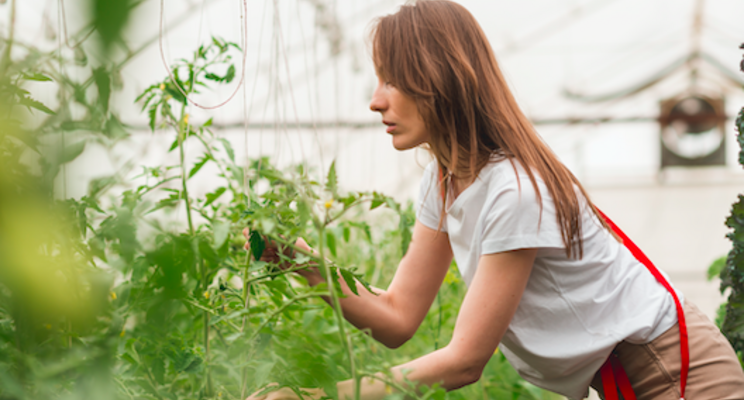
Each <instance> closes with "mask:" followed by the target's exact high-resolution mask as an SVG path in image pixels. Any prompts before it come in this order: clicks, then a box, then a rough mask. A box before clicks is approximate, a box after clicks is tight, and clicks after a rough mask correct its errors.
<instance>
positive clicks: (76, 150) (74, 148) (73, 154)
mask: <svg viewBox="0 0 744 400" xmlns="http://www.w3.org/2000/svg"><path fill="white" fill-rule="evenodd" d="M83 150H85V141H84V140H83V141H80V142H77V143H74V144H71V145H69V146H67V147H65V148H64V149H62V151H61V152H60V157H59V160H58V162H59V164H60V165H61V164H67V163H68V162H70V161H72V160H74V159H76V158H77V157H78V156H79V155H80V154H82V152H83Z"/></svg>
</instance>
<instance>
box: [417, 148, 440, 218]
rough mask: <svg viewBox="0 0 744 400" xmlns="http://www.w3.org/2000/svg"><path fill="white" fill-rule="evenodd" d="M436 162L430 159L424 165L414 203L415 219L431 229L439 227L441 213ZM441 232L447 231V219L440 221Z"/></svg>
mask: <svg viewBox="0 0 744 400" xmlns="http://www.w3.org/2000/svg"><path fill="white" fill-rule="evenodd" d="M437 171H438V167H437V163H436V162H435V161H432V162H431V163H429V165H427V166H426V169H425V170H424V175H423V176H422V177H421V185H420V186H419V196H418V203H417V205H416V219H417V220H418V221H419V222H421V223H422V224H424V225H425V226H427V227H429V228H431V229H439V220H440V216H441V213H442V196H441V192H442V189H441V186H440V185H439V179H437ZM441 231H442V232H447V219H446V218H445V219H444V220H443V221H442V229H441Z"/></svg>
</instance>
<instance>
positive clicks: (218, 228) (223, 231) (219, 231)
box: [212, 221, 230, 249]
mask: <svg viewBox="0 0 744 400" xmlns="http://www.w3.org/2000/svg"><path fill="white" fill-rule="evenodd" d="M212 232H213V233H214V244H213V246H212V247H214V248H215V249H219V248H220V247H222V245H223V244H225V241H226V240H227V237H228V236H230V221H221V222H215V223H212Z"/></svg>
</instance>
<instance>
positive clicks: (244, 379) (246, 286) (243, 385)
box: [240, 246, 253, 399]
mask: <svg viewBox="0 0 744 400" xmlns="http://www.w3.org/2000/svg"><path fill="white" fill-rule="evenodd" d="M252 252H253V251H252V249H251V248H250V246H248V255H247V256H246V260H245V269H243V299H244V300H245V303H244V307H245V310H246V312H248V310H249V309H250V305H251V303H250V297H248V295H249V294H250V291H251V282H250V281H249V279H248V278H249V275H248V270H249V269H250V266H251V256H252ZM247 320H248V315H247V314H246V315H243V324H242V325H241V327H240V332H241V333H242V332H245V324H246V322H247ZM240 380H241V382H240V398H241V399H244V398H245V397H246V395H245V390H246V389H247V386H248V367H247V366H244V367H243V371H242V372H241V374H240Z"/></svg>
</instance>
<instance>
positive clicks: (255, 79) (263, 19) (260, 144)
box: [243, 0, 271, 195]
mask: <svg viewBox="0 0 744 400" xmlns="http://www.w3.org/2000/svg"><path fill="white" fill-rule="evenodd" d="M267 2H268V0H265V1H264V7H263V12H262V13H261V29H260V30H259V34H258V35H259V36H258V54H257V55H256V74H255V75H254V76H253V89H251V99H250V102H248V104H249V105H248V112H247V113H246V111H245V108H246V101H245V95H246V89H245V85H243V130H244V134H243V136H244V146H245V157H246V162H247V160H248V121H249V119H250V117H251V115H252V114H253V103H254V101H253V99H254V96H255V94H256V86H258V73H259V71H260V61H261V46H262V45H263V33H264V25H265V22H266V9H267V8H268V7H267V6H266V3H267ZM246 18H247V15H246ZM243 28H244V29H246V33H245V34H246V35H247V34H248V33H247V25H244V27H243ZM270 86H271V84H269V87H270ZM265 117H266V108H265V107H264V115H263V117H262V119H264V120H265ZM262 153H263V126H262V127H261V128H260V129H259V131H258V168H257V169H258V170H259V171H260V170H261V166H262V165H263V159H262V158H261V155H262ZM247 167H248V166H246V168H245V170H244V171H245V172H244V173H243V181H244V187H245V191H246V195H247V194H248V183H247V180H248V168H247Z"/></svg>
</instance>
